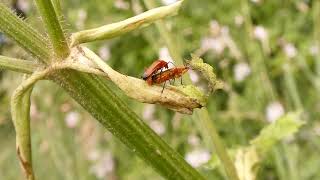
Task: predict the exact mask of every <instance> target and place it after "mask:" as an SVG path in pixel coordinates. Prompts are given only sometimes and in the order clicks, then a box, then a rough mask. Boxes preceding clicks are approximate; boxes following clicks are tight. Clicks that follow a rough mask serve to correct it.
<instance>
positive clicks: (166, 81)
mask: <svg viewBox="0 0 320 180" xmlns="http://www.w3.org/2000/svg"><path fill="white" fill-rule="evenodd" d="M166 82H167V81H165V82H164V84H163V87H162V91H161V94H162V93H163V90H164V87H165V86H166Z"/></svg>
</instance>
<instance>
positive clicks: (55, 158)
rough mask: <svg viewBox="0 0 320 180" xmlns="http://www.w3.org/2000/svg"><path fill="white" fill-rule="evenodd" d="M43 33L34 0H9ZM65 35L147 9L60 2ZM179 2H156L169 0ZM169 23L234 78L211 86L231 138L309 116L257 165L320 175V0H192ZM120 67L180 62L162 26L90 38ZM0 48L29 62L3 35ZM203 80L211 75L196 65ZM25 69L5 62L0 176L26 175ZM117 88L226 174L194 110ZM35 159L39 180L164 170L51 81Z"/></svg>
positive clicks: (35, 108)
mask: <svg viewBox="0 0 320 180" xmlns="http://www.w3.org/2000/svg"><path fill="white" fill-rule="evenodd" d="M1 2H5V3H6V4H7V5H8V6H11V7H12V8H13V9H15V11H16V12H17V13H18V14H19V15H20V16H21V17H22V18H25V20H26V21H27V22H28V23H30V24H31V25H33V26H34V27H37V29H38V30H39V31H41V32H44V29H43V28H44V27H43V26H42V25H41V21H40V18H39V15H38V14H37V11H36V8H35V5H34V3H33V1H31V0H16V1H10V0H1ZM61 2H62V7H63V10H64V15H65V19H66V20H65V22H63V23H64V24H65V27H66V33H71V32H75V31H77V30H83V29H88V28H94V27H98V26H101V25H105V24H109V23H112V22H117V21H120V20H124V19H126V18H128V17H131V16H133V15H135V14H137V13H139V12H143V11H145V10H146V7H145V5H144V4H143V2H142V1H140V0H95V1H86V0H68V1H61ZM173 2H176V1H175V0H162V1H158V3H159V4H158V5H159V6H160V5H167V4H170V3H173ZM165 22H166V26H167V28H168V29H170V31H171V32H172V38H173V39H172V40H173V41H175V42H176V43H177V44H178V46H179V49H181V52H182V53H183V54H182V55H183V57H184V58H185V59H188V58H190V54H191V53H195V54H197V55H199V56H201V57H202V58H203V59H204V61H205V62H206V63H209V64H210V65H212V66H213V67H214V69H215V72H216V74H217V76H218V77H219V78H220V79H221V80H223V81H224V82H225V83H226V87H225V88H224V89H223V90H219V91H217V92H215V94H213V95H212V96H210V100H209V103H208V111H209V113H210V117H211V120H212V121H213V122H214V123H215V124H216V127H217V129H218V131H219V134H220V135H221V137H222V138H223V140H224V143H225V145H226V146H227V147H228V148H236V147H240V146H246V145H248V143H249V141H250V140H251V139H252V138H254V137H255V136H257V135H258V134H259V132H260V130H261V129H262V128H263V127H265V126H267V125H268V124H270V123H272V122H274V121H277V119H278V118H279V117H281V116H283V115H285V114H286V113H288V112H293V111H294V112H297V111H299V112H303V116H302V117H303V119H302V120H304V121H306V122H307V123H306V125H304V126H303V128H302V129H300V131H299V132H298V133H297V134H296V135H295V136H294V137H290V138H287V139H285V140H284V141H283V142H281V143H279V144H277V146H276V147H274V148H273V150H272V151H271V152H270V153H268V155H267V157H266V158H265V159H264V160H263V161H262V163H261V164H260V165H259V171H258V175H257V179H272V180H273V179H281V180H286V179H291V180H301V179H303V180H304V179H308V180H309V179H310V180H311V179H315V180H316V179H320V172H319V167H320V156H319V154H320V121H319V120H320V91H319V90H320V61H319V57H320V49H319V48H320V46H319V44H320V2H319V1H317V0H282V1H279V0H268V1H267V0H247V1H246V0H242V1H237V0H225V1H221V0H220V1H219V0H201V1H197V0H185V2H184V4H183V7H182V9H181V11H180V13H179V15H178V16H175V17H172V18H167V19H166V21H165ZM87 46H88V47H90V48H91V49H92V50H94V51H95V52H96V53H97V54H99V55H100V57H102V58H103V59H104V60H105V61H106V62H107V63H108V64H109V65H110V66H111V67H112V68H114V69H116V70H117V71H119V72H121V73H123V74H127V75H130V76H135V77H140V76H141V75H142V73H143V71H144V68H146V67H148V66H149V65H150V64H151V63H152V62H153V61H154V60H155V59H158V58H160V59H165V60H172V58H171V56H170V53H169V50H168V47H166V44H165V42H164V41H163V38H162V37H161V34H159V32H158V30H157V29H156V27H155V26H154V25H151V26H149V27H147V28H143V29H139V30H135V31H134V32H131V33H128V34H125V35H123V36H121V37H118V38H114V39H111V40H107V41H101V42H95V43H89V44H87ZM0 54H1V55H6V56H10V57H17V58H23V59H29V60H31V57H30V56H28V55H27V53H25V52H24V51H23V50H22V49H21V48H19V47H18V46H17V45H16V44H15V43H14V42H13V41H11V40H10V39H8V38H7V37H5V36H4V35H3V34H1V33H0ZM189 74H190V77H191V79H192V81H193V83H194V84H195V85H197V86H199V87H200V88H205V87H206V82H204V81H203V79H202V78H201V77H200V76H199V75H198V74H197V73H195V72H193V71H190V72H189ZM21 77H22V76H21V74H18V73H14V72H9V71H3V70H0V179H1V180H2V179H3V180H16V179H22V178H23V176H22V173H21V169H20V167H19V163H18V160H17V156H16V152H15V132H14V127H13V124H12V121H11V117H10V103H9V102H10V95H11V93H12V92H13V90H14V89H15V88H16V87H17V86H18V84H19V83H20V82H21ZM114 91H115V92H116V93H117V94H118V95H119V96H120V97H121V98H122V99H123V100H124V101H125V102H126V103H127V104H128V105H129V106H130V107H131V108H132V109H133V110H134V111H135V112H136V113H137V114H138V115H139V116H140V117H141V118H142V119H143V120H144V121H145V122H146V123H147V124H148V125H149V126H150V127H151V128H152V129H153V130H154V131H155V132H156V133H157V134H159V135H160V136H161V137H162V138H163V139H164V140H165V141H166V142H167V143H168V144H169V145H170V146H171V147H172V148H174V149H175V150H176V151H178V152H179V153H180V154H181V155H182V156H183V157H185V159H186V160H187V161H188V162H189V163H190V164H191V165H192V166H193V167H195V168H197V169H198V170H199V171H200V172H201V173H202V174H204V175H205V176H206V177H207V178H208V179H224V175H223V171H222V169H221V168H217V167H216V166H215V165H214V163H213V161H214V160H213V159H212V157H213V154H214V152H212V151H210V149H208V147H207V145H206V144H205V142H204V140H203V138H202V137H201V136H200V133H199V132H201V127H198V126H195V123H194V122H193V121H192V119H191V118H190V116H187V115H182V114H178V113H175V112H173V111H170V110H167V109H165V108H163V107H160V106H155V105H149V104H142V103H138V102H135V101H134V100H131V99H129V98H128V97H126V96H125V95H123V94H122V93H121V92H120V91H119V90H118V89H117V88H116V87H114ZM31 119H32V138H33V139H32V146H33V163H34V168H35V172H36V175H37V177H38V179H48V180H49V179H68V180H69V179H70V180H72V179H110V180H117V179H119V180H120V179H128V180H129V179H130V180H131V179H139V180H141V179H162V178H161V177H160V175H159V174H157V173H156V172H155V171H154V170H153V169H152V168H151V167H149V166H148V165H147V164H146V163H145V162H143V161H142V160H140V159H139V158H138V157H137V156H136V155H135V154H134V153H133V152H132V151H130V150H129V149H128V148H126V147H125V146H124V145H123V144H122V143H121V142H120V141H119V140H117V139H116V138H114V137H113V136H112V135H111V134H110V133H109V132H107V131H106V130H105V129H104V128H103V127H102V126H101V125H100V124H99V123H98V122H97V121H95V120H94V119H93V118H92V117H91V116H90V115H89V114H88V113H87V112H85V111H84V110H83V109H82V108H81V107H80V106H79V105H78V104H76V103H75V102H74V101H73V100H72V99H71V98H70V97H69V96H68V95H67V94H66V93H65V92H63V90H62V89H60V88H59V87H58V86H56V85H55V84H53V83H51V82H46V81H42V82H41V83H39V84H37V86H36V87H35V89H34V92H33V96H32V106H31Z"/></svg>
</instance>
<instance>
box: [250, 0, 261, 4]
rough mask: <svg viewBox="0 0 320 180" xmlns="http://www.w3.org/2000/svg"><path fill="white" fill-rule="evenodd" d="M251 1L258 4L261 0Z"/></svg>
mask: <svg viewBox="0 0 320 180" xmlns="http://www.w3.org/2000/svg"><path fill="white" fill-rule="evenodd" d="M251 2H253V3H256V4H258V3H260V2H261V0H251Z"/></svg>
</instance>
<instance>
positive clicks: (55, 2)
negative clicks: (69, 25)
mask: <svg viewBox="0 0 320 180" xmlns="http://www.w3.org/2000/svg"><path fill="white" fill-rule="evenodd" d="M51 2H52V5H53V7H54V11H55V12H56V15H57V17H58V19H59V20H61V19H60V18H61V17H62V16H63V15H62V9H61V4H60V0H51Z"/></svg>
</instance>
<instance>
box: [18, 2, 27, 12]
mask: <svg viewBox="0 0 320 180" xmlns="http://www.w3.org/2000/svg"><path fill="white" fill-rule="evenodd" d="M17 3H18V4H17V5H18V7H19V8H20V9H21V10H22V11H23V12H28V11H29V10H30V3H29V2H28V1H27V0H18V2H17Z"/></svg>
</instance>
